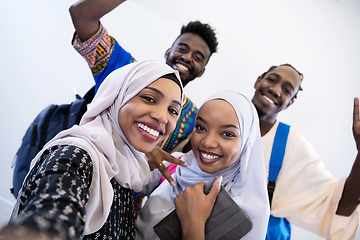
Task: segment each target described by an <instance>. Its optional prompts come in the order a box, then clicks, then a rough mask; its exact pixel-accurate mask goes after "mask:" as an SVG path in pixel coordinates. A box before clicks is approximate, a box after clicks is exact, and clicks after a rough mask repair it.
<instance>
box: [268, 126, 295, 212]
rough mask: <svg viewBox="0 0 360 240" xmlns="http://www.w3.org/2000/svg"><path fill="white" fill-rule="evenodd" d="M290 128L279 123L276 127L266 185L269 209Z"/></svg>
mask: <svg viewBox="0 0 360 240" xmlns="http://www.w3.org/2000/svg"><path fill="white" fill-rule="evenodd" d="M289 131H290V126H289V125H287V124H284V123H282V122H279V126H278V127H277V130H276V134H275V138H274V143H273V147H272V150H271V156H270V163H269V177H268V180H269V183H268V195H269V203H270V207H271V203H272V198H273V194H274V191H275V182H276V179H277V177H278V175H279V172H280V169H281V167H282V163H283V160H284V155H285V148H286V142H287V139H288V135H289Z"/></svg>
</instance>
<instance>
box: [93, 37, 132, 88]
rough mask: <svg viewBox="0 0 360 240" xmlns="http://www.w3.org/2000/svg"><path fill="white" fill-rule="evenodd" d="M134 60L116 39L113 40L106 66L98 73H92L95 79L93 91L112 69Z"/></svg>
mask: <svg viewBox="0 0 360 240" xmlns="http://www.w3.org/2000/svg"><path fill="white" fill-rule="evenodd" d="M133 62H136V60H135V58H133V57H132V56H131V54H130V53H128V52H127V51H125V50H124V49H123V48H122V47H121V46H120V45H119V43H118V42H117V41H115V44H114V49H113V51H112V53H111V56H110V59H109V62H108V63H107V64H106V67H105V68H104V69H102V70H101V72H99V73H98V74H96V75H94V80H95V92H97V90H98V88H99V87H100V85H101V83H102V82H103V81H104V79H105V78H106V77H107V76H108V75H109V74H110V73H111V72H112V71H114V70H116V69H118V68H121V67H123V66H125V65H128V64H129V63H133Z"/></svg>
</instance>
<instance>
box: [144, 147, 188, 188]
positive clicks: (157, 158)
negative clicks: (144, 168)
mask: <svg viewBox="0 0 360 240" xmlns="http://www.w3.org/2000/svg"><path fill="white" fill-rule="evenodd" d="M146 157H147V159H148V164H149V167H150V170H151V171H152V170H154V169H159V171H160V172H161V174H162V175H164V177H165V178H166V180H167V181H168V182H169V183H170V185H172V186H175V182H174V179H173V178H172V177H171V174H170V173H169V171H168V170H167V168H166V167H165V165H164V164H163V163H162V162H163V161H164V160H165V161H167V162H170V163H175V164H177V165H180V166H183V167H187V166H188V164H187V163H186V162H184V161H181V160H180V159H178V158H176V157H174V156H172V155H171V154H169V153H167V152H165V151H164V150H162V149H161V148H159V147H155V148H154V149H153V150H152V151H151V152H149V153H146Z"/></svg>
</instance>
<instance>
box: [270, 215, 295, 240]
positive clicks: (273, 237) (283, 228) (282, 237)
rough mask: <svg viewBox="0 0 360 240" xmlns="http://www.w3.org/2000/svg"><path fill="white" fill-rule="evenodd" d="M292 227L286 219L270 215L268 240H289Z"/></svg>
mask: <svg viewBox="0 0 360 240" xmlns="http://www.w3.org/2000/svg"><path fill="white" fill-rule="evenodd" d="M290 237H291V225H290V223H289V221H288V220H286V218H277V217H274V216H271V215H270V219H269V224H268V228H267V232H266V240H289V239H290Z"/></svg>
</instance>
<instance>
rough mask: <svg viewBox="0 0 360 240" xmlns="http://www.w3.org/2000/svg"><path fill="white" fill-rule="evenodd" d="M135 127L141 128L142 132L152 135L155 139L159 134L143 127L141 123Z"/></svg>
mask: <svg viewBox="0 0 360 240" xmlns="http://www.w3.org/2000/svg"><path fill="white" fill-rule="evenodd" d="M137 125H138V126H139V128H141V129H142V130H144V131H146V132H148V133H149V134H150V135H153V136H154V137H157V136H159V134H160V133H159V132H158V131H156V130H154V129H152V128H149V127H148V126H146V125H144V124H142V123H139V122H138V123H137Z"/></svg>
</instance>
